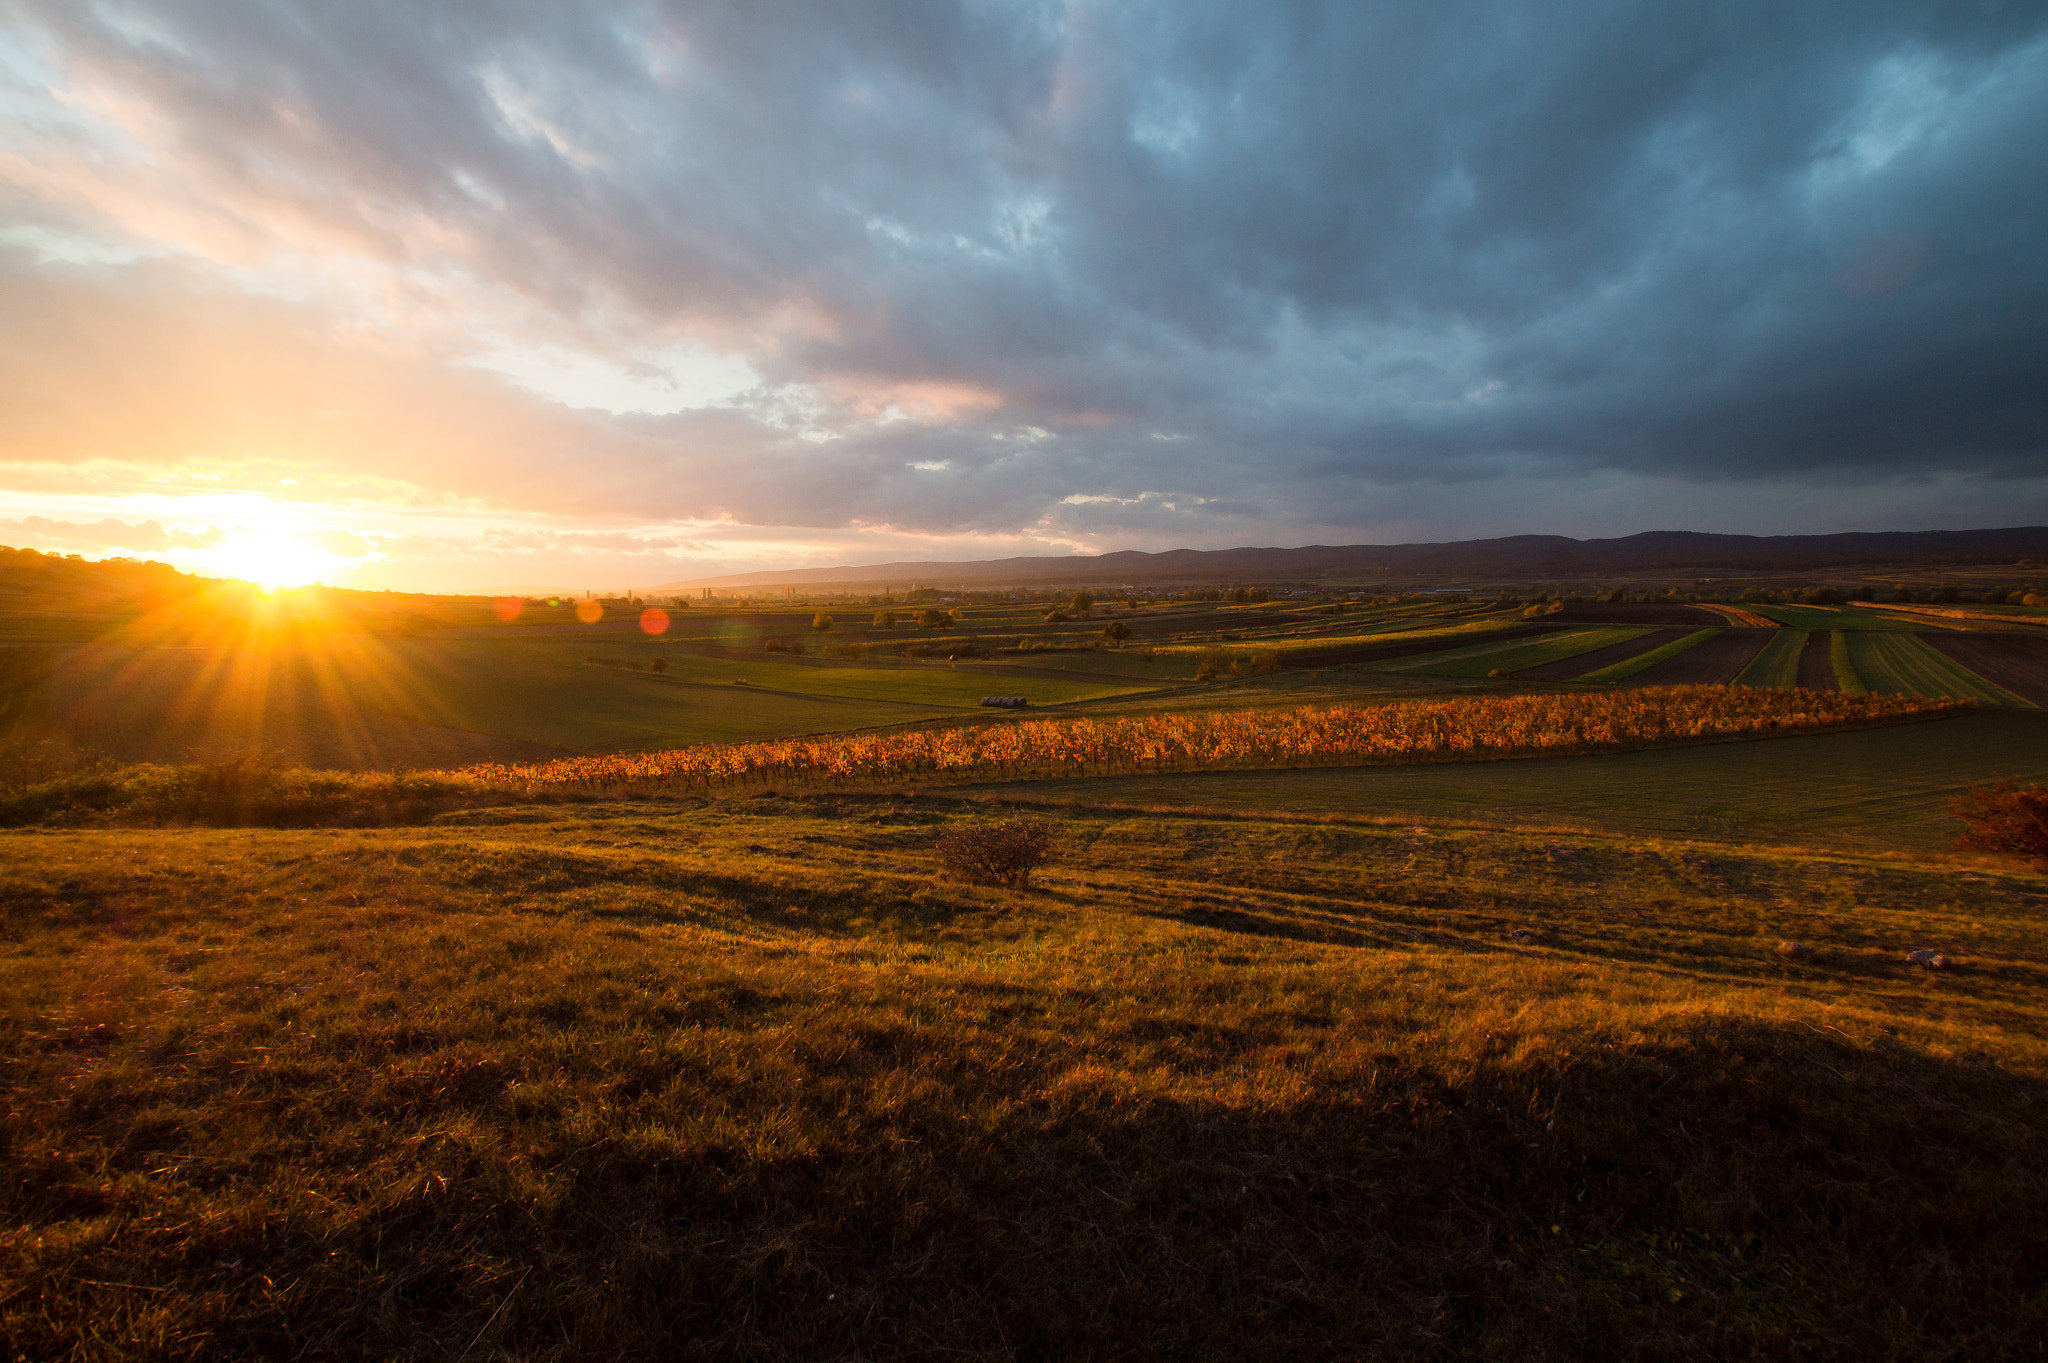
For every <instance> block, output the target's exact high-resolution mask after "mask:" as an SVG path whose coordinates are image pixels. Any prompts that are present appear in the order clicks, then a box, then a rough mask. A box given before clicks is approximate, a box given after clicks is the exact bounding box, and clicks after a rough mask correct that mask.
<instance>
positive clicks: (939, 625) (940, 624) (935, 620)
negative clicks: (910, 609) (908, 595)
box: [917, 607, 953, 629]
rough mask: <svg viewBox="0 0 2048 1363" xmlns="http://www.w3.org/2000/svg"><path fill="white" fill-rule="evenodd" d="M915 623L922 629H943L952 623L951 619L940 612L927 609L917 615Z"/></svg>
mask: <svg viewBox="0 0 2048 1363" xmlns="http://www.w3.org/2000/svg"><path fill="white" fill-rule="evenodd" d="M917 623H918V625H919V626H920V627H921V628H923V629H945V628H947V627H948V626H950V625H951V624H952V623H953V617H952V616H950V615H948V614H947V613H946V612H944V611H942V610H933V609H930V608H929V607H927V608H926V609H924V610H921V611H919V612H918V613H917Z"/></svg>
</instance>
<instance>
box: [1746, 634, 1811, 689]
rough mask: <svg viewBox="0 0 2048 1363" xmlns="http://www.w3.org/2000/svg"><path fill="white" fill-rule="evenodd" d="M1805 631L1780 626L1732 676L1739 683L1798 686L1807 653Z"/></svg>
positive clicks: (1747, 684)
mask: <svg viewBox="0 0 2048 1363" xmlns="http://www.w3.org/2000/svg"><path fill="white" fill-rule="evenodd" d="M1806 645H1807V632H1806V631H1805V630H1803V629H1783V630H1779V631H1777V632H1776V633H1774V634H1772V635H1770V636H1769V637H1768V638H1767V639H1766V640H1765V642H1764V646H1763V648H1762V649H1761V650H1760V651H1759V652H1758V653H1757V655H1756V656H1755V657H1754V658H1752V659H1751V660H1750V661H1749V663H1748V664H1747V665H1746V666H1744V667H1743V669H1742V671H1740V672H1738V673H1737V674H1736V676H1735V681H1736V684H1737V685H1739V686H1770V687H1793V686H1797V685H1799V677H1800V667H1801V663H1802V660H1803V659H1804V658H1805V656H1806Z"/></svg>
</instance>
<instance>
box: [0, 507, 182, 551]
mask: <svg viewBox="0 0 2048 1363" xmlns="http://www.w3.org/2000/svg"><path fill="white" fill-rule="evenodd" d="M222 533H223V532H222V531H221V530H220V529H219V528H218V527H216V526H208V527H207V528H206V529H204V530H166V529H164V527H163V526H161V525H159V524H157V523H156V522H155V521H142V522H140V523H138V524H133V525H131V524H129V523H128V522H127V521H119V520H112V519H109V520H103V521H97V522H93V523H90V524H81V523H79V522H77V521H60V520H51V519H50V518H48V517H46V516H21V517H16V518H15V519H12V520H0V534H4V535H6V536H7V537H8V540H9V542H10V543H14V544H18V545H23V546H25V547H29V548H47V549H62V550H65V551H67V552H74V553H75V552H81V551H89V552H91V553H94V554H117V553H142V554H154V553H162V552H164V551H165V550H169V549H204V548H208V547H210V546H212V545H215V544H218V543H220V541H221V536H222Z"/></svg>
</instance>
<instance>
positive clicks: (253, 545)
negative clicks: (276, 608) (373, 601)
mask: <svg viewBox="0 0 2048 1363" xmlns="http://www.w3.org/2000/svg"><path fill="white" fill-rule="evenodd" d="M206 557H207V559H208V560H209V563H208V567H209V568H211V569H213V570H214V571H217V572H220V573H224V574H226V575H227V576H229V577H238V578H241V579H242V580H243V581H245V582H253V583H255V584H256V585H257V586H258V587H261V588H262V589H263V590H264V591H266V592H273V591H276V590H278V589H279V588H281V587H303V586H305V585H306V584H307V583H309V582H314V581H317V580H319V579H320V578H322V577H331V576H332V575H333V574H334V572H335V570H336V569H338V568H344V567H346V566H347V564H346V562H345V561H344V560H342V559H339V558H336V557H335V556H334V555H333V554H330V553H327V552H325V551H324V550H320V549H315V548H313V547H312V546H311V545H308V544H305V543H302V542H301V541H300V540H298V539H296V538H295V537H293V536H291V535H289V534H286V533H284V532H282V531H276V530H266V531H253V532H252V531H242V532H237V533H236V534H233V535H231V536H229V537H228V538H227V539H226V540H224V541H222V542H221V544H220V545H219V547H217V548H215V549H213V550H212V551H210V552H209V553H208V554H207V555H206Z"/></svg>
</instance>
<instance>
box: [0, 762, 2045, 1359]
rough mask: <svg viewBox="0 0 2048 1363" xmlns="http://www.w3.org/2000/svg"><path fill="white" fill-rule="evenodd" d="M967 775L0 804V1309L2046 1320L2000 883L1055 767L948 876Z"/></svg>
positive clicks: (249, 1313) (1846, 1340) (2029, 986)
mask: <svg viewBox="0 0 2048 1363" xmlns="http://www.w3.org/2000/svg"><path fill="white" fill-rule="evenodd" d="M1930 727H1931V726H1930ZM1794 741H1806V742H1819V741H1824V740H1788V742H1794ZM1757 746H1772V745H1757ZM990 812H991V808H990V806H988V805H987V804H985V803H981V802H977V801H972V800H965V799H960V798H950V797H946V796H943V795H925V796H903V795H890V794H887V793H877V794H871V795H854V794H848V795H832V796H823V795H821V796H815V797H806V798H794V797H789V796H783V795H773V794H762V795H755V796H749V797H745V798H740V799H735V800H730V801H721V802H706V801H696V800H676V801H641V802H626V803H618V804H609V805H606V804H597V805H585V806H574V807H541V808H533V807H526V808H513V809H504V810H483V811H473V812H468V813H460V814H454V815H448V816H444V817H442V818H441V819H439V820H437V821H435V822H433V823H430V824H428V825H426V826H423V827H418V828H407V829H386V830H369V831H341V830H334V831H299V832H292V831H254V830H160V831H137V830H129V831H124V832H120V833H110V832H105V831H93V832H79V831H29V832H16V833H10V834H6V835H4V836H0V858H4V859H5V868H6V869H5V871H4V873H0V885H4V886H5V896H6V898H5V903H6V907H7V916H6V923H7V927H8V932H7V937H6V940H5V944H4V950H0V981H4V988H0V999H4V1000H5V1002H4V1005H0V1007H4V1012H0V1019H4V1023H0V1025H4V1031H0V1038H4V1050H0V1064H4V1065H5V1067H6V1074H7V1083H6V1090H5V1091H6V1094H7V1107H6V1124H5V1128H4V1130H5V1136H6V1141H7V1145H6V1153H7V1162H8V1163H9V1164H10V1165H11V1166H12V1168H13V1169H14V1171H15V1172H14V1174H13V1176H12V1177H11V1179H10V1180H9V1182H8V1184H7V1185H6V1186H7V1198H8V1204H9V1205H8V1211H9V1216H8V1220H7V1222H6V1224H5V1229H4V1231H0V1336H4V1338H6V1339H7V1341H8V1342H9V1344H10V1346H11V1349H12V1351H13V1352H15V1353H18V1354H20V1355H21V1356H25V1357H41V1358H47V1357H79V1358H135V1357H201V1356H207V1357H212V1356H280V1355H283V1354H302V1353H327V1354H344V1355H351V1356H361V1355H375V1356H380V1357H420V1358H425V1357H452V1356H456V1355H458V1354H462V1353H465V1352H467V1353H469V1354H471V1355H472V1356H475V1357H617V1356H620V1355H639V1356H647V1355H655V1354H674V1353H691V1354H701V1355H708V1356H732V1357H787V1358H812V1357H819V1356H859V1357H869V1358H909V1357H930V1356H933V1355H934V1354H940V1353H949V1354H961V1355H965V1356H969V1357H985V1358H1013V1357H1055V1356H1056V1357H1072V1358H1097V1357H1103V1358H1106V1357H1110V1356H1160V1355H1165V1354H1172V1355H1176V1356H1183V1357H1218V1358H1238V1357H1261V1358H1265V1357H1272V1358H1281V1357H1290V1356H1306V1357H1338V1356H1356V1355H1360V1354H1377V1355H1400V1356H1408V1357H1434V1356H1443V1357H1452V1356H1459V1357H1463V1356H1473V1355H1479V1356H1498V1357H1514V1358H1580V1357H1588V1356H1609V1357H1645V1358H1647V1357H1659V1358H1669V1357H1686V1356H1693V1357H1726V1356H1729V1355H1731V1354H1743V1355H1763V1356H1785V1357H1793V1356H1798V1357H1840V1358H1873V1357H1894V1358H1908V1357H1911V1358H1935V1357H1964V1356H1971V1357H1995V1356H2002V1355H2015V1356H2016V1355H2018V1354H2020V1353H2023V1352H2026V1351H2030V1350H2032V1349H2034V1348H2035V1347H2037V1346H2038V1344H2039V1342H2040V1340H2041V1339H2042V1337H2043V1331H2044V1329H2048V1296H2044V1293H2043V1284H2042V1282H2041V1280H2040V1278H2039V1276H2038V1274H2037V1273H2036V1272H2035V1271H2034V1267H2033V1266H2034V1265H2036V1264H2038V1262H2039V1261H2040V1259H2039V1256H2040V1255H2041V1254H2042V1252H2043V1251H2044V1250H2048V1243H2044V1240H2048V1176H2044V1174H2043V1172H2042V1171H2043V1165H2042V1163H2041V1161H2040V1158H2039V1151H2040V1148H2041V1140H2042V1136H2043V1134H2044V1133H2043V1126H2044V1123H2048V1116H2044V1114H2048V1102H2044V1099H2048V1089H2044V1078H2048V1069H2044V1061H2048V1053H2044V1049H2043V1041H2044V1036H2048V1033H2044V1017H2043V1011H2042V1007H2041V1003H2040V999H2039V981H2040V980H2041V979H2042V978H2044V977H2048V957H2044V955H2043V947H2042V941H2041V937H2040V933H2039V930H2038V922H2039V912H2040V909H2041V906H2042V905H2043V904H2044V903H2048V881H2044V879H2043V878H2041V877H2040V876H2036V875H2033V874H2030V873H2026V872H2024V871H2021V870H2017V869H2009V868H2004V867H1992V866H1989V865H1985V864H1981V863H1976V862H1970V861H1952V860H1949V859H1945V858H1942V857H1939V856H1936V857H1933V858H1928V857H1924V856H1923V857H1902V856H1899V855H1897V854H1876V855H1873V854H1868V853H1845V852H1840V851H1831V850H1825V849H1780V850H1772V851H1764V850H1758V849H1754V848H1747V847H1743V846H1739V845H1731V844H1727V843H1720V842H1711V841H1708V842H1701V841H1683V840H1668V839H1656V838H1643V837H1640V836H1619V837H1617V836H1601V835H1594V834H1588V833H1585V832H1567V831H1543V830H1521V831H1508V830H1498V829H1472V828H1463V829H1452V828H1433V829H1432V828H1427V827H1415V826H1410V825H1408V824H1406V823H1405V822H1388V821H1383V820H1375V819H1372V818H1369V817H1368V818H1363V819H1350V820H1339V821H1331V820H1330V819H1329V818H1328V816H1322V817H1316V816H1288V815H1283V814H1277V813H1259V812H1246V813H1245V814H1242V815H1239V816H1235V817H1227V818H1226V817H1221V816H1218V815H1214V814H1200V813H1197V814H1174V813H1169V812H1154V811H1147V810H1140V809H1103V808H1076V809H1072V810H1069V811H1067V812H1066V813H1065V814H1064V816H1063V817H1062V818H1061V819H1060V820H1059V824H1058V827H1059V837H1060V850H1059V852H1058V854H1057V857H1056V859H1055V862H1054V864H1053V865H1052V866H1051V867H1049V868H1048V869H1047V870H1045V871H1043V872H1042V873H1041V874H1040V875H1039V877H1038V878H1037V879H1036V881H1035V883H1034V884H1033V885H1032V886H1031V887H1029V888H1027V889H1024V890H1018V891H1003V890H984V889H980V888H976V887H972V886H966V885H961V884H958V883H955V882H952V881H949V880H946V879H945V878H943V876H942V875H940V874H939V871H940V868H939V867H938V865H937V864H936V863H935V860H934V857H933V854H932V852H931V845H932V842H933V839H934V837H935V835H936V834H937V832H939V831H940V830H942V829H943V828H945V827H947V826H949V825H951V824H953V823H956V822H959V821H963V820H972V819H978V818H983V817H986V816H987V815H988V814H989V813H990ZM1785 940H1797V941H1799V942H1802V943H1805V944H1809V945H1812V946H1814V947H1815V948H1817V949H1818V952H1819V954H1818V955H1816V956H1812V957H1808V958H1804V959H1799V958H1793V957H1788V956H1785V955H1781V954H1780V953H1779V950H1778V944H1779V943H1780V942H1781V941H1785ZM1923 945H1932V946H1936V947H1939V948H1941V949H1943V950H1945V951H1946V952H1948V953H1951V955H1952V956H1953V957H1954V958H1955V959H1956V960H1957V961H1958V962H1959V965H1958V966H1957V968H1955V969H1952V970H1950V971H1948V972H1944V973H1939V974H1929V973H1927V972H1924V971H1919V970H1915V969H1912V968H1909V967H1907V966H1905V965H1904V964H1903V962H1902V953H1903V952H1904V951H1905V950H1907V949H1910V948H1914V947H1918V946H1923Z"/></svg>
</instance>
